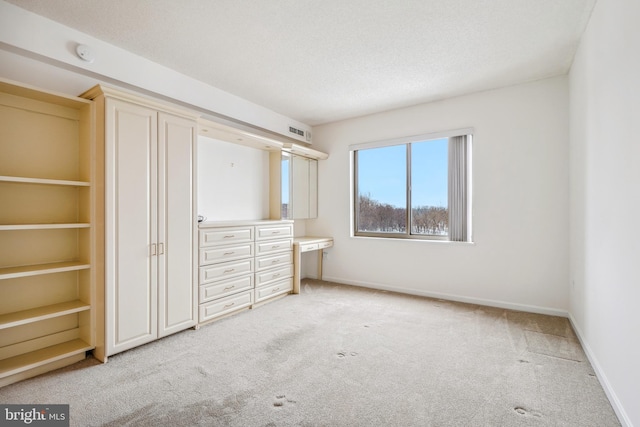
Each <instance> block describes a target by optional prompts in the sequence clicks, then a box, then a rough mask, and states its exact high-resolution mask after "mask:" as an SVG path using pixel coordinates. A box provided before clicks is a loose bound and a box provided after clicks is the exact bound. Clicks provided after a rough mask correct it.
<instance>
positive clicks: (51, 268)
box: [0, 261, 91, 280]
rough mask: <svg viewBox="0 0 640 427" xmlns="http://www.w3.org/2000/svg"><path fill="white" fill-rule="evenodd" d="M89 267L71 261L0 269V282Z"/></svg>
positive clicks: (82, 263)
mask: <svg viewBox="0 0 640 427" xmlns="http://www.w3.org/2000/svg"><path fill="white" fill-rule="evenodd" d="M90 267H91V265H90V264H87V263H84V262H78V261H71V262H55V263H50V264H36V265H26V266H22V267H7V268H0V280H2V279H15V278H16V277H27V276H37V275H40V274H51V273H62V272H65V271H74V270H85V269H87V268H90Z"/></svg>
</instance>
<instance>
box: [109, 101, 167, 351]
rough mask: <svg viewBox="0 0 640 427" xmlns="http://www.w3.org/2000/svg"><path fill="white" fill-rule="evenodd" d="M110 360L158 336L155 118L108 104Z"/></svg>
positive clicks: (125, 105)
mask: <svg viewBox="0 0 640 427" xmlns="http://www.w3.org/2000/svg"><path fill="white" fill-rule="evenodd" d="M105 110H106V111H105V114H106V126H105V133H106V135H105V136H106V147H105V157H106V164H105V167H106V177H105V192H106V224H105V233H106V235H105V240H106V266H105V267H106V322H107V326H106V335H107V336H106V341H107V343H106V344H107V354H113V353H117V352H120V351H123V350H127V349H129V348H132V347H135V346H138V345H141V344H144V343H147V342H149V341H153V340H154V339H156V337H157V335H158V331H157V325H158V323H157V307H158V296H157V284H156V283H157V258H158V257H157V256H156V253H157V250H158V249H157V240H156V238H157V236H156V234H157V233H156V230H157V205H156V203H157V200H156V193H157V160H158V159H157V112H156V111H155V110H152V109H149V108H145V107H142V106H139V105H136V104H130V103H128V102H124V101H120V100H116V99H110V98H107V100H106V108H105Z"/></svg>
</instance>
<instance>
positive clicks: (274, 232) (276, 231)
mask: <svg viewBox="0 0 640 427" xmlns="http://www.w3.org/2000/svg"><path fill="white" fill-rule="evenodd" d="M271 234H280V230H275V231H272V232H271Z"/></svg>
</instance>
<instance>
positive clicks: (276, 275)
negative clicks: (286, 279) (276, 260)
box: [272, 273, 280, 279]
mask: <svg viewBox="0 0 640 427" xmlns="http://www.w3.org/2000/svg"><path fill="white" fill-rule="evenodd" d="M272 277H273V278H274V279H275V278H276V277H280V273H276V274H274V275H273V276H272Z"/></svg>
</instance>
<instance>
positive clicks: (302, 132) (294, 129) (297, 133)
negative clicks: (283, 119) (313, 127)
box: [289, 126, 304, 136]
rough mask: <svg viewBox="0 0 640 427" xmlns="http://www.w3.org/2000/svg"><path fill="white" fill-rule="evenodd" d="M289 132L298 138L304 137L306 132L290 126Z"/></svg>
mask: <svg viewBox="0 0 640 427" xmlns="http://www.w3.org/2000/svg"><path fill="white" fill-rule="evenodd" d="M289 132H291V133H292V134H294V135H297V136H304V131H303V130H300V129H296V128H294V127H293V126H289Z"/></svg>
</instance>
